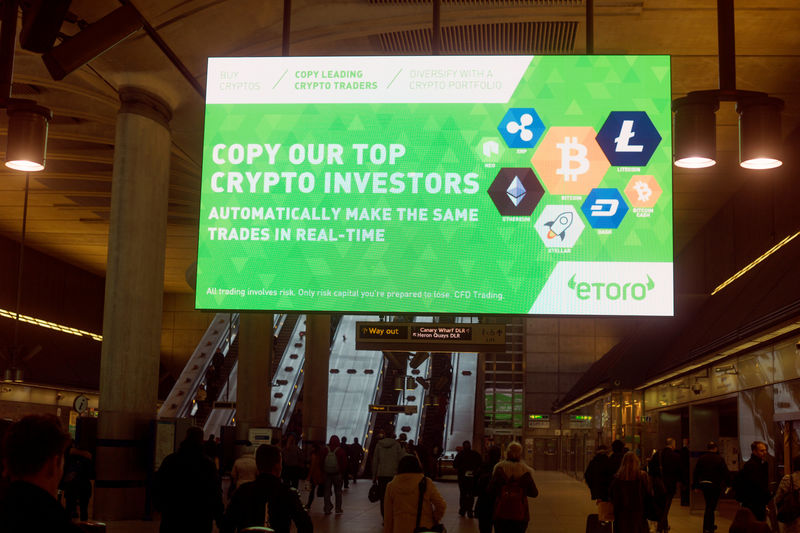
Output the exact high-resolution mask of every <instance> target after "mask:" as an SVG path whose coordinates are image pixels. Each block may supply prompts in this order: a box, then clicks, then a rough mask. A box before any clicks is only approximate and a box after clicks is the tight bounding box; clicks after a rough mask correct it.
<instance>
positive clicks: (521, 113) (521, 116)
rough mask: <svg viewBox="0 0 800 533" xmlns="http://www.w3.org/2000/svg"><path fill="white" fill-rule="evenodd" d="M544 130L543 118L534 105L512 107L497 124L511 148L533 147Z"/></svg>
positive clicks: (498, 129)
mask: <svg viewBox="0 0 800 533" xmlns="http://www.w3.org/2000/svg"><path fill="white" fill-rule="evenodd" d="M544 130H545V127H544V123H543V122H542V119H541V118H539V114H538V113H537V112H536V110H535V109H533V108H532V107H512V108H511V109H509V110H508V111H506V114H505V116H503V120H501V121H500V124H499V125H498V126H497V131H499V132H500V135H501V136H502V137H503V140H504V141H506V144H507V145H508V147H509V148H533V147H534V146H536V143H537V142H539V139H540V138H541V137H542V133H544Z"/></svg>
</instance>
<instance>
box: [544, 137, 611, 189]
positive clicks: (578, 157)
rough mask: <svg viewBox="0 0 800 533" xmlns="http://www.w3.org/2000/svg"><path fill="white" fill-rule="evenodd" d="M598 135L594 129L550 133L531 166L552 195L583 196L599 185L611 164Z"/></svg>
mask: <svg viewBox="0 0 800 533" xmlns="http://www.w3.org/2000/svg"><path fill="white" fill-rule="evenodd" d="M595 136H596V132H595V131H594V128H591V127H561V126H556V127H552V128H550V129H549V130H547V133H546V134H545V136H544V139H542V142H541V144H540V145H539V148H538V149H537V150H536V153H535V154H533V157H532V158H531V163H532V164H533V167H534V169H535V170H536V172H537V173H538V174H539V177H540V178H541V180H542V182H544V185H545V187H547V190H548V191H549V192H550V194H576V195H582V196H583V195H586V194H589V191H591V190H592V189H594V188H595V187H597V186H598V185H599V184H600V182H601V181H602V180H603V176H605V174H606V171H607V170H608V169H609V167H610V166H611V165H609V163H608V159H606V156H605V155H604V154H603V151H602V150H601V149H600V147H599V146H598V145H597V142H596V141H595Z"/></svg>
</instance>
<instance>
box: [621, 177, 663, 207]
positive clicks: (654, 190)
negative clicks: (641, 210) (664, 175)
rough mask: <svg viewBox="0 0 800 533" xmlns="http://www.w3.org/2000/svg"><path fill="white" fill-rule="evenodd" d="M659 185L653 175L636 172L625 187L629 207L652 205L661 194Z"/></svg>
mask: <svg viewBox="0 0 800 533" xmlns="http://www.w3.org/2000/svg"><path fill="white" fill-rule="evenodd" d="M661 192H662V191H661V185H659V184H658V182H657V181H656V178H655V176H650V175H648V174H644V175H641V174H636V175H634V176H633V177H632V178H631V181H629V182H628V185H627V186H626V187H625V196H627V197H628V200H630V202H631V207H653V206H654V205H656V202H657V201H658V198H659V197H660V196H661Z"/></svg>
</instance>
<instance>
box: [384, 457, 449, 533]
mask: <svg viewBox="0 0 800 533" xmlns="http://www.w3.org/2000/svg"><path fill="white" fill-rule="evenodd" d="M420 491H421V492H422V502H421V503H420ZM446 508H447V503H445V501H444V498H442V495H441V494H439V490H438V489H437V488H436V485H434V484H433V481H432V480H431V479H430V478H427V477H425V476H423V474H422V465H420V463H419V460H418V459H417V457H416V456H414V455H406V456H405V457H403V458H402V459H400V463H399V464H398V465H397V475H395V476H394V479H393V480H392V481H390V482H389V484H388V485H387V486H386V497H385V500H384V504H383V509H384V519H383V532H384V533H412V532H413V531H414V529H415V528H416V527H418V526H419V527H425V528H428V530H430V528H432V527H433V526H435V525H436V524H438V523H439V521H440V520H441V519H442V517H443V516H444V511H445V509H446ZM418 515H419V520H418V519H417V516H418Z"/></svg>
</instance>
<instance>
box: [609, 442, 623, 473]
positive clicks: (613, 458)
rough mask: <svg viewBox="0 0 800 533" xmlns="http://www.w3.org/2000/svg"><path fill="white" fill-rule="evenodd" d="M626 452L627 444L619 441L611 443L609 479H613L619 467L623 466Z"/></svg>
mask: <svg viewBox="0 0 800 533" xmlns="http://www.w3.org/2000/svg"><path fill="white" fill-rule="evenodd" d="M626 452H627V450H626V449H625V443H624V442H622V441H621V440H619V439H617V440H615V441H614V442H612V443H611V455H609V456H608V471H609V479H610V478H613V477H614V476H615V475H616V474H617V472H618V471H619V467H620V466H621V465H622V458H623V457H624V456H625V453H626Z"/></svg>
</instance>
